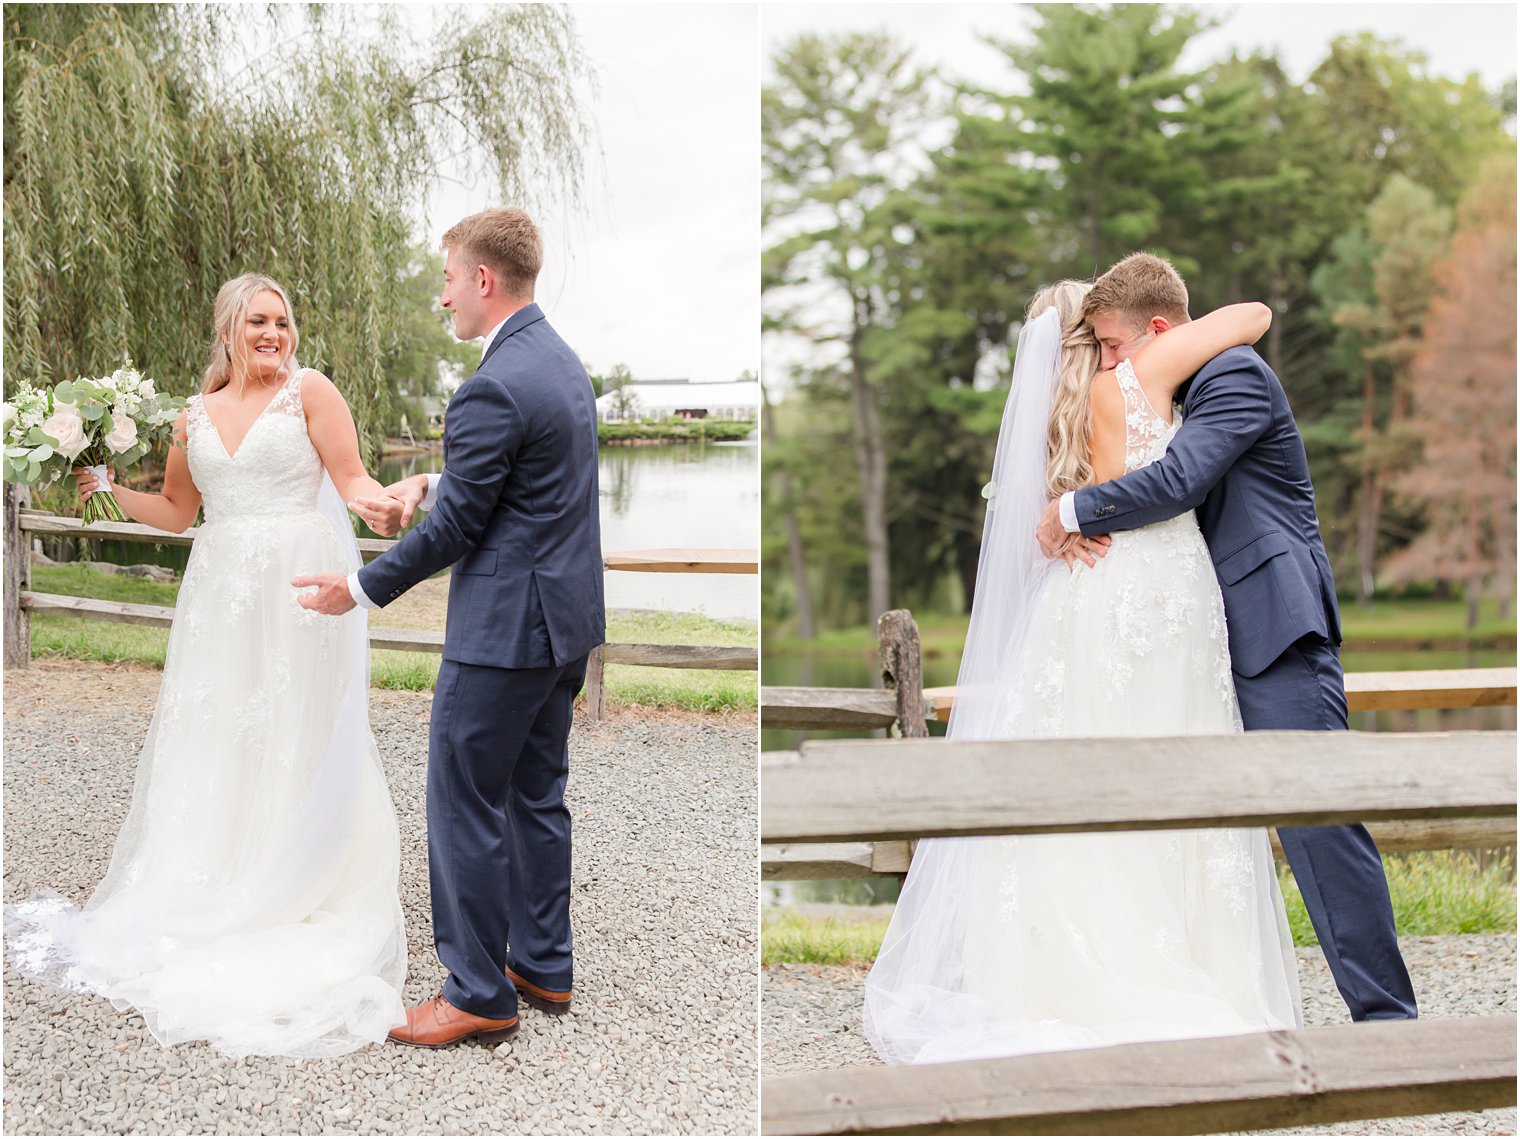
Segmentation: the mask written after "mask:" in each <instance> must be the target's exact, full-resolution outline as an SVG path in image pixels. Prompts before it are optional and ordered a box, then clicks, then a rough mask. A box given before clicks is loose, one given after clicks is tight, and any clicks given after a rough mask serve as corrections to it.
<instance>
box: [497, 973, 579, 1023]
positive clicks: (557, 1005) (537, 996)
mask: <svg viewBox="0 0 1520 1139" xmlns="http://www.w3.org/2000/svg"><path fill="white" fill-rule="evenodd" d="M506 973H507V980H509V981H511V982H512V984H514V985H516V986H517V995H518V996H520V997H522V999H523V1000H525V1001H527V1002H528V1004H530V1005H532V1006H533V1007H534V1008H536V1009H541V1010H542V1011H544V1012H547V1013H549V1014H551V1015H553V1016H563V1015H564V1014H565V1013H567V1012H569V1011H570V990H568V989H567V990H565V991H564V992H562V993H561V992H555V991H554V990H553V989H541V988H539V987H538V986H537V985H535V984H534V983H533V982H532V981H525V980H523V979H522V978H521V977H519V976H518V975H517V974H516V973H514V972H513V971H512V966H510V965H508V966H506Z"/></svg>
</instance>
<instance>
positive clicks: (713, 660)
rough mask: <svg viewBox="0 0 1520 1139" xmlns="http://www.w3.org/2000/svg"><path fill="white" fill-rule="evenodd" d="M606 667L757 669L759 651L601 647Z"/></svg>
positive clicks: (743, 648) (721, 647)
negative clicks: (631, 665) (607, 665)
mask: <svg viewBox="0 0 1520 1139" xmlns="http://www.w3.org/2000/svg"><path fill="white" fill-rule="evenodd" d="M604 655H605V657H606V660H607V663H608V664H642V665H649V666H651V667H654V668H722V669H749V670H751V671H753V670H755V669H758V668H759V667H760V650H759V649H758V648H756V647H755V646H754V645H636V644H626V645H624V644H615V645H606V646H604Z"/></svg>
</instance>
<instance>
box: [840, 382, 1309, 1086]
mask: <svg viewBox="0 0 1520 1139" xmlns="http://www.w3.org/2000/svg"><path fill="white" fill-rule="evenodd" d="M1119 383H1120V387H1121V389H1122V390H1123V392H1124V396H1125V403H1126V409H1127V411H1128V417H1127V431H1126V435H1127V443H1128V446H1127V454H1126V470H1135V469H1137V468H1139V467H1141V466H1144V465H1146V464H1148V463H1150V462H1153V461H1154V460H1155V459H1157V458H1159V457H1160V456H1161V455H1162V454H1163V453H1164V452H1165V449H1166V445H1167V443H1168V441H1169V440H1170V439H1171V437H1172V435H1173V434H1174V433H1175V431H1176V425H1175V424H1174V425H1168V424H1167V423H1166V421H1165V420H1164V419H1162V418H1161V416H1159V415H1158V414H1157V413H1156V412H1155V411H1154V410H1153V409H1152V408H1151V407H1150V405H1149V403H1148V402H1147V400H1146V398H1145V395H1144V393H1143V392H1142V391H1141V389H1140V386H1139V384H1138V382H1137V381H1136V379H1135V375H1134V370H1133V368H1131V367H1130V366H1129V364H1128V362H1125V363H1123V364H1121V365H1120V366H1119ZM1113 538H1114V541H1113V546H1112V547H1111V548H1110V551H1109V553H1108V556H1107V557H1105V558H1102V559H1100V560H1099V562H1098V564H1097V566H1096V567H1095V568H1092V569H1089V568H1087V567H1086V566H1083V565H1078V567H1077V569H1076V570H1075V572H1071V573H1068V572H1066V571H1065V569H1064V567H1059V568H1058V569H1057V570H1056V571H1055V572H1054V573H1053V574H1052V575H1051V576H1050V577H1049V578H1048V580H1047V583H1046V586H1045V588H1044V592H1043V594H1042V595H1041V597H1040V599H1039V601H1038V603H1037V605H1036V606H1035V608H1034V616H1033V619H1032V624H1031V626H1030V628H1029V633H1028V636H1027V639H1026V640H1025V642H1024V644H1025V650H1024V652H1023V654H1022V656H1023V659H1022V661H1021V662H1019V665H1018V667H1016V668H1015V669H1013V670H1012V671H1011V672H1010V673H1009V674H1008V675H1009V677H1010V678H1011V682H1010V683H1009V684H1008V685H1007V687H1006V691H1005V692H1003V693H1002V694H1001V699H1002V700H1003V703H1002V709H1003V713H1002V716H1001V717H1000V720H1001V730H1000V731H998V732H997V733H996V734H997V735H999V736H1001V737H1003V738H1016V737H1027V736H1046V737H1049V736H1089V737H1098V736H1101V737H1113V738H1114V745H1113V746H1114V747H1115V748H1116V749H1119V750H1121V751H1122V750H1123V748H1124V741H1125V740H1126V739H1132V738H1134V737H1138V736H1176V735H1190V734H1221V733H1227V732H1237V731H1240V730H1241V723H1240V713H1239V708H1238V706H1237V704H1236V699H1235V689H1234V685H1233V682H1232V679H1231V674H1230V660H1229V650H1228V645H1227V641H1226V637H1225V618H1224V607H1223V603H1222V601H1221V599H1220V594H1219V586H1218V582H1217V581H1216V579H1215V576H1214V571H1213V565H1212V562H1211V561H1210V558H1209V552H1208V549H1207V547H1206V546H1205V545H1204V541H1203V537H1202V535H1201V534H1200V533H1199V530H1198V524H1197V520H1196V518H1195V517H1194V515H1193V513H1192V512H1191V511H1189V512H1188V513H1186V514H1183V515H1180V516H1178V517H1176V518H1173V519H1171V520H1169V521H1166V522H1161V523H1157V524H1155V525H1152V526H1147V527H1145V528H1143V529H1139V530H1129V531H1121V532H1118V533H1115V534H1114V535H1113ZM979 588H997V586H996V583H991V584H988V583H979ZM952 727H953V725H952ZM1299 1008H1300V1005H1299V993H1298V976H1297V966H1296V962H1295V958H1294V954H1293V949H1292V944H1291V940H1290V937H1289V932H1288V926H1287V919H1286V915H1285V914H1284V911H1283V903H1282V899H1281V897H1280V895H1279V892H1278V888H1277V878H1276V875H1275V873H1274V870H1273V863H1272V852H1271V848H1270V845H1269V843H1268V838H1267V833H1266V831H1264V830H1235V829H1232V830H1193V831H1149V832H1128V833H1110V834H1073V835H1048V836H1047V835H1040V836H1012V837H995V838H975V839H929V840H925V841H923V842H921V843H919V845H918V849H917V851H916V852H915V855H914V860H913V863H912V866H911V868H910V871H909V874H908V877H907V881H906V882H905V884H904V887H903V892H902V896H901V898H900V899H899V902H898V905H897V907H896V910H895V912H894V914H893V918H892V922H891V926H890V928H889V930H888V933H887V936H886V940H885V942H884V944H883V946H882V950H881V952H880V954H879V955H878V957H877V960H876V964H875V966H874V967H873V968H872V971H871V975H870V977H869V979H868V980H867V982H866V1004H865V1029H866V1034H867V1036H868V1037H869V1039H870V1041H871V1043H872V1045H873V1046H874V1047H875V1049H876V1051H877V1052H878V1053H879V1054H880V1055H881V1056H882V1058H883V1059H885V1060H886V1061H888V1062H889V1063H930V1062H937V1061H945V1060H961V1059H972V1058H982V1057H990V1056H1005V1055H1014V1054H1018V1053H1025V1052H1043V1051H1053V1050H1058V1049H1064V1048H1083V1047H1095V1046H1100V1045H1106V1044H1116V1043H1121V1042H1126V1041H1135V1040H1159V1039H1168V1038H1177V1037H1190V1036H1210V1035H1229V1034H1234V1033H1243V1032H1252V1031H1258V1030H1263V1029H1270V1028H1289V1027H1297V1026H1299V1025H1300V1024H1301V1016H1300V1012H1299Z"/></svg>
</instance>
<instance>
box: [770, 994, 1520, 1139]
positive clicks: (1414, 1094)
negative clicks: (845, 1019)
mask: <svg viewBox="0 0 1520 1139" xmlns="http://www.w3.org/2000/svg"><path fill="white" fill-rule="evenodd" d="M1515 1031H1516V1018H1515V1017H1513V1016H1495V1017H1473V1018H1463V1019H1452V1020H1413V1021H1385V1022H1374V1023H1368V1024H1338V1025H1331V1026H1326V1027H1319V1028H1302V1029H1297V1030H1293V1031H1280V1032H1263V1033H1257V1034H1253V1035H1247V1036H1227V1037H1213V1038H1209V1039H1201V1040H1168V1041H1159V1042H1155V1043H1146V1044H1121V1045H1117V1046H1114V1047H1111V1048H1094V1049H1086V1050H1082V1051H1070V1052H1048V1053H1043V1054H1039V1055H1030V1056H1015V1057H1010V1058H1008V1059H1002V1060H978V1061H971V1062H965V1063H957V1064H925V1065H922V1066H915V1067H893V1068H844V1069H836V1070H833V1071H821V1072H808V1073H806V1074H802V1075H790V1076H775V1077H771V1078H768V1079H766V1080H765V1081H764V1084H763V1085H762V1088H761V1107H760V1130H761V1133H762V1134H765V1135H835V1134H864V1135H869V1134H892V1135H914V1134H951V1135H953V1134H972V1135H978V1134H980V1135H986V1134H998V1135H1097V1134H1108V1135H1198V1134H1205V1133H1209V1132H1220V1131H1248V1130H1249V1131H1255V1130H1258V1129H1262V1128H1272V1127H1300V1126H1310V1125H1316V1124H1326V1123H1339V1122H1344V1121H1347V1120H1354V1119H1375V1118H1379V1117H1388V1116H1402V1115H1425V1114H1430V1113H1433V1112H1444V1111H1477V1110H1482V1109H1484V1108H1491V1107H1507V1106H1510V1105H1512V1104H1514V1102H1515Z"/></svg>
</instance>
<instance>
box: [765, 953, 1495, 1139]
mask: <svg viewBox="0 0 1520 1139" xmlns="http://www.w3.org/2000/svg"><path fill="white" fill-rule="evenodd" d="M1399 945H1400V947H1401V948H1402V949H1403V951H1404V960H1405V962H1406V964H1407V965H1408V966H1409V973H1410V976H1411V977H1412V978H1413V980H1414V987H1415V994H1416V996H1417V997H1418V998H1419V1001H1420V1015H1421V1016H1425V1017H1443V1016H1480V1015H1499V1014H1503V1013H1513V1012H1514V1011H1515V936H1514V934H1502V935H1484V936H1468V937H1406V938H1403V939H1401V940H1400V942H1399ZM866 972H867V970H866V968H864V967H853V966H842V965H769V966H766V967H765V969H764V970H763V971H762V981H761V1007H762V1009H763V1013H762V1018H761V1048H760V1058H761V1059H760V1062H761V1073H762V1075H763V1076H765V1077H770V1076H775V1075H780V1074H783V1073H787V1072H799V1071H815V1070H818V1069H822V1068H841V1067H847V1066H852V1065H860V1064H871V1065H874V1064H879V1063H880V1062H881V1061H879V1060H878V1059H877V1058H876V1054H875V1053H874V1052H872V1051H871V1046H870V1045H869V1044H867V1043H866V1039H865V1037H864V1036H863V1035H862V1033H861V1028H860V1004H861V994H862V987H863V985H864V982H865V977H866ZM1298 972H1299V982H1300V985H1301V986H1302V988H1303V995H1304V1021H1305V1023H1306V1024H1310V1025H1318V1024H1341V1023H1344V1022H1345V1020H1346V1006H1345V1004H1344V1003H1342V1001H1341V998H1340V994H1339V993H1337V992H1336V990H1335V984H1334V982H1333V981H1332V980H1331V977H1330V970H1329V968H1328V967H1327V966H1326V965H1325V957H1324V954H1322V953H1321V952H1320V951H1319V949H1318V948H1312V949H1300V950H1299V951H1298ZM1252 1134H1257V1135H1299V1134H1303V1135H1513V1134H1515V1109H1514V1108H1502V1109H1496V1110H1492V1111H1473V1112H1462V1113H1453V1114H1447V1115H1421V1116H1411V1117H1406V1118H1400V1119H1378V1120H1362V1121H1358V1122H1354V1123H1340V1124H1324V1125H1321V1126H1318V1127H1302V1128H1289V1129H1282V1130H1275V1131H1259V1132H1252Z"/></svg>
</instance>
